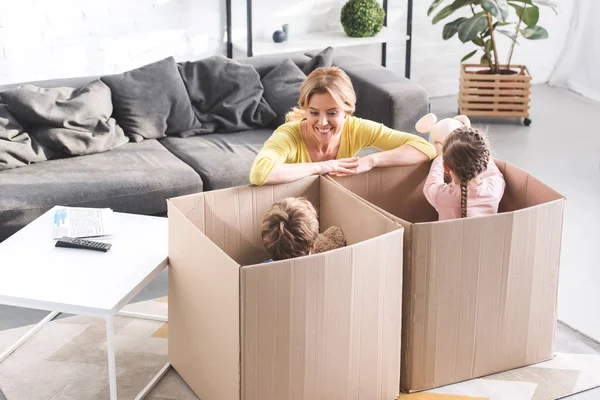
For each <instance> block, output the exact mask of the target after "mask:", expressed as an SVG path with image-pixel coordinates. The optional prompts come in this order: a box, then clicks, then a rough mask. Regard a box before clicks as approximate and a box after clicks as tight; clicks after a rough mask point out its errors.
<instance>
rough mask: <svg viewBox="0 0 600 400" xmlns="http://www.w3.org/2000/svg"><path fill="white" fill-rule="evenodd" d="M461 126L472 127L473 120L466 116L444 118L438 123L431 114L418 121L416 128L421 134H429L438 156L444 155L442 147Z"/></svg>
mask: <svg viewBox="0 0 600 400" xmlns="http://www.w3.org/2000/svg"><path fill="white" fill-rule="evenodd" d="M461 126H471V120H469V117H467V116H466V115H457V116H456V117H454V118H444V119H441V120H439V121H438V119H437V117H436V116H435V114H433V113H429V114H427V115H425V116H424V117H422V118H421V119H420V120H418V121H417V124H416V125H415V128H416V130H417V132H419V133H429V134H430V137H431V139H430V141H432V142H433V145H434V146H435V149H436V151H437V155H438V156H441V155H442V146H443V145H444V142H445V141H446V138H447V137H448V135H449V134H450V133H452V131H454V130H455V129H456V128H460V127H461Z"/></svg>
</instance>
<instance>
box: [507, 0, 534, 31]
mask: <svg viewBox="0 0 600 400" xmlns="http://www.w3.org/2000/svg"><path fill="white" fill-rule="evenodd" d="M511 6H512V7H513V8H514V9H515V11H516V12H517V16H519V15H522V16H521V19H522V20H523V22H524V23H525V25H527V26H528V27H532V26H535V25H536V24H537V23H538V21H539V19H540V9H539V8H538V7H537V6H531V7H526V8H523V7H521V6H519V5H516V4H511Z"/></svg>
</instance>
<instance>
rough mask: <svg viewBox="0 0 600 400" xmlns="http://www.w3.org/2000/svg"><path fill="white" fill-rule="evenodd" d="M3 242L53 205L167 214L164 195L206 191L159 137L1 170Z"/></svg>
mask: <svg viewBox="0 0 600 400" xmlns="http://www.w3.org/2000/svg"><path fill="white" fill-rule="evenodd" d="M0 187H1V188H2V190H0V240H4V239H6V238H7V237H8V236H10V235H11V234H13V233H15V232H16V231H17V230H19V229H20V228H22V227H23V226H25V225H26V224H28V223H29V222H31V221H32V220H34V219H35V218H36V217H38V216H40V215H41V214H42V213H44V212H45V211H47V210H48V209H50V208H52V207H53V206H55V205H65V206H81V207H110V208H112V209H113V210H115V211H120V212H131V213H136V214H163V213H165V212H166V209H167V204H166V199H168V198H170V197H174V196H180V195H184V194H189V193H195V192H199V191H202V181H201V179H200V177H199V176H198V174H197V173H196V172H194V170H193V169H192V168H190V167H189V166H187V165H185V164H184V163H183V162H182V161H181V160H179V159H178V158H177V157H175V156H174V155H173V154H171V153H169V151H168V150H167V149H165V148H164V147H163V146H162V145H161V144H160V143H158V142H157V141H156V140H146V141H144V142H142V143H127V144H125V145H123V146H121V147H119V148H116V149H114V150H112V151H109V152H106V153H100V154H92V155H87V156H81V157H72V158H64V159H59V160H51V161H46V162H43V163H39V164H33V165H30V166H28V167H24V168H15V169H11V170H7V171H3V172H2V173H0Z"/></svg>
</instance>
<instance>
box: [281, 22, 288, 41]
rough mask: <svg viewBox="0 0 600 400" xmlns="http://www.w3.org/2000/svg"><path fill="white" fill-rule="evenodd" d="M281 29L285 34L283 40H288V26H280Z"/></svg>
mask: <svg viewBox="0 0 600 400" xmlns="http://www.w3.org/2000/svg"><path fill="white" fill-rule="evenodd" d="M281 29H282V30H283V33H285V40H286V41H288V40H290V24H283V25H281Z"/></svg>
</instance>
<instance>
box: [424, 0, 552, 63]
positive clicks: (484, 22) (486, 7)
mask: <svg viewBox="0 0 600 400" xmlns="http://www.w3.org/2000/svg"><path fill="white" fill-rule="evenodd" d="M444 2H445V0H434V1H433V2H432V3H431V5H430V6H429V10H428V11H427V15H428V16H429V15H431V14H432V13H433V12H434V11H435V10H436V9H437V8H438V7H439V6H440V5H442V3H444ZM538 6H545V7H550V8H552V10H554V12H555V13H558V11H557V9H558V5H557V4H556V1H554V0H453V1H452V2H451V4H449V5H447V6H445V7H444V8H442V9H441V10H440V11H439V12H438V13H437V14H436V15H435V16H434V17H433V19H432V21H431V22H432V23H433V24H436V23H438V22H439V21H441V20H443V19H445V18H447V17H449V16H451V15H452V14H453V13H454V12H455V11H457V10H459V9H461V8H463V7H469V8H470V10H471V13H472V16H471V17H468V18H467V17H459V18H457V19H455V20H454V21H452V22H448V23H447V24H446V25H444V30H443V32H442V37H443V39H444V40H448V39H450V38H451V37H453V36H454V35H456V34H458V38H459V40H460V41H461V42H463V43H467V42H472V43H473V44H475V45H476V46H477V47H479V49H476V50H474V51H472V52H470V53H469V54H467V55H466V56H464V57H463V59H462V60H461V62H463V61H465V60H467V59H469V58H471V57H473V56H474V55H475V54H476V53H477V52H478V51H479V50H481V51H482V52H483V55H482V56H481V61H480V63H481V64H487V65H489V66H490V72H491V73H493V74H497V73H501V71H500V61H499V57H498V50H497V47H496V37H495V36H494V35H495V33H496V32H499V33H501V34H503V35H505V36H507V37H509V38H510V39H511V40H512V44H511V47H510V51H509V54H508V61H507V62H506V65H510V61H511V59H512V55H513V51H514V48H515V45H516V44H518V39H519V37H523V38H525V39H529V40H539V39H546V38H547V37H548V31H546V29H544V28H543V27H541V26H539V25H538V24H537V23H538V20H539V18H540V10H539V7H538ZM511 10H512V11H513V12H514V14H513V15H512V16H513V17H514V18H513V19H514V20H515V21H514V22H509V18H510V17H511Z"/></svg>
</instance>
